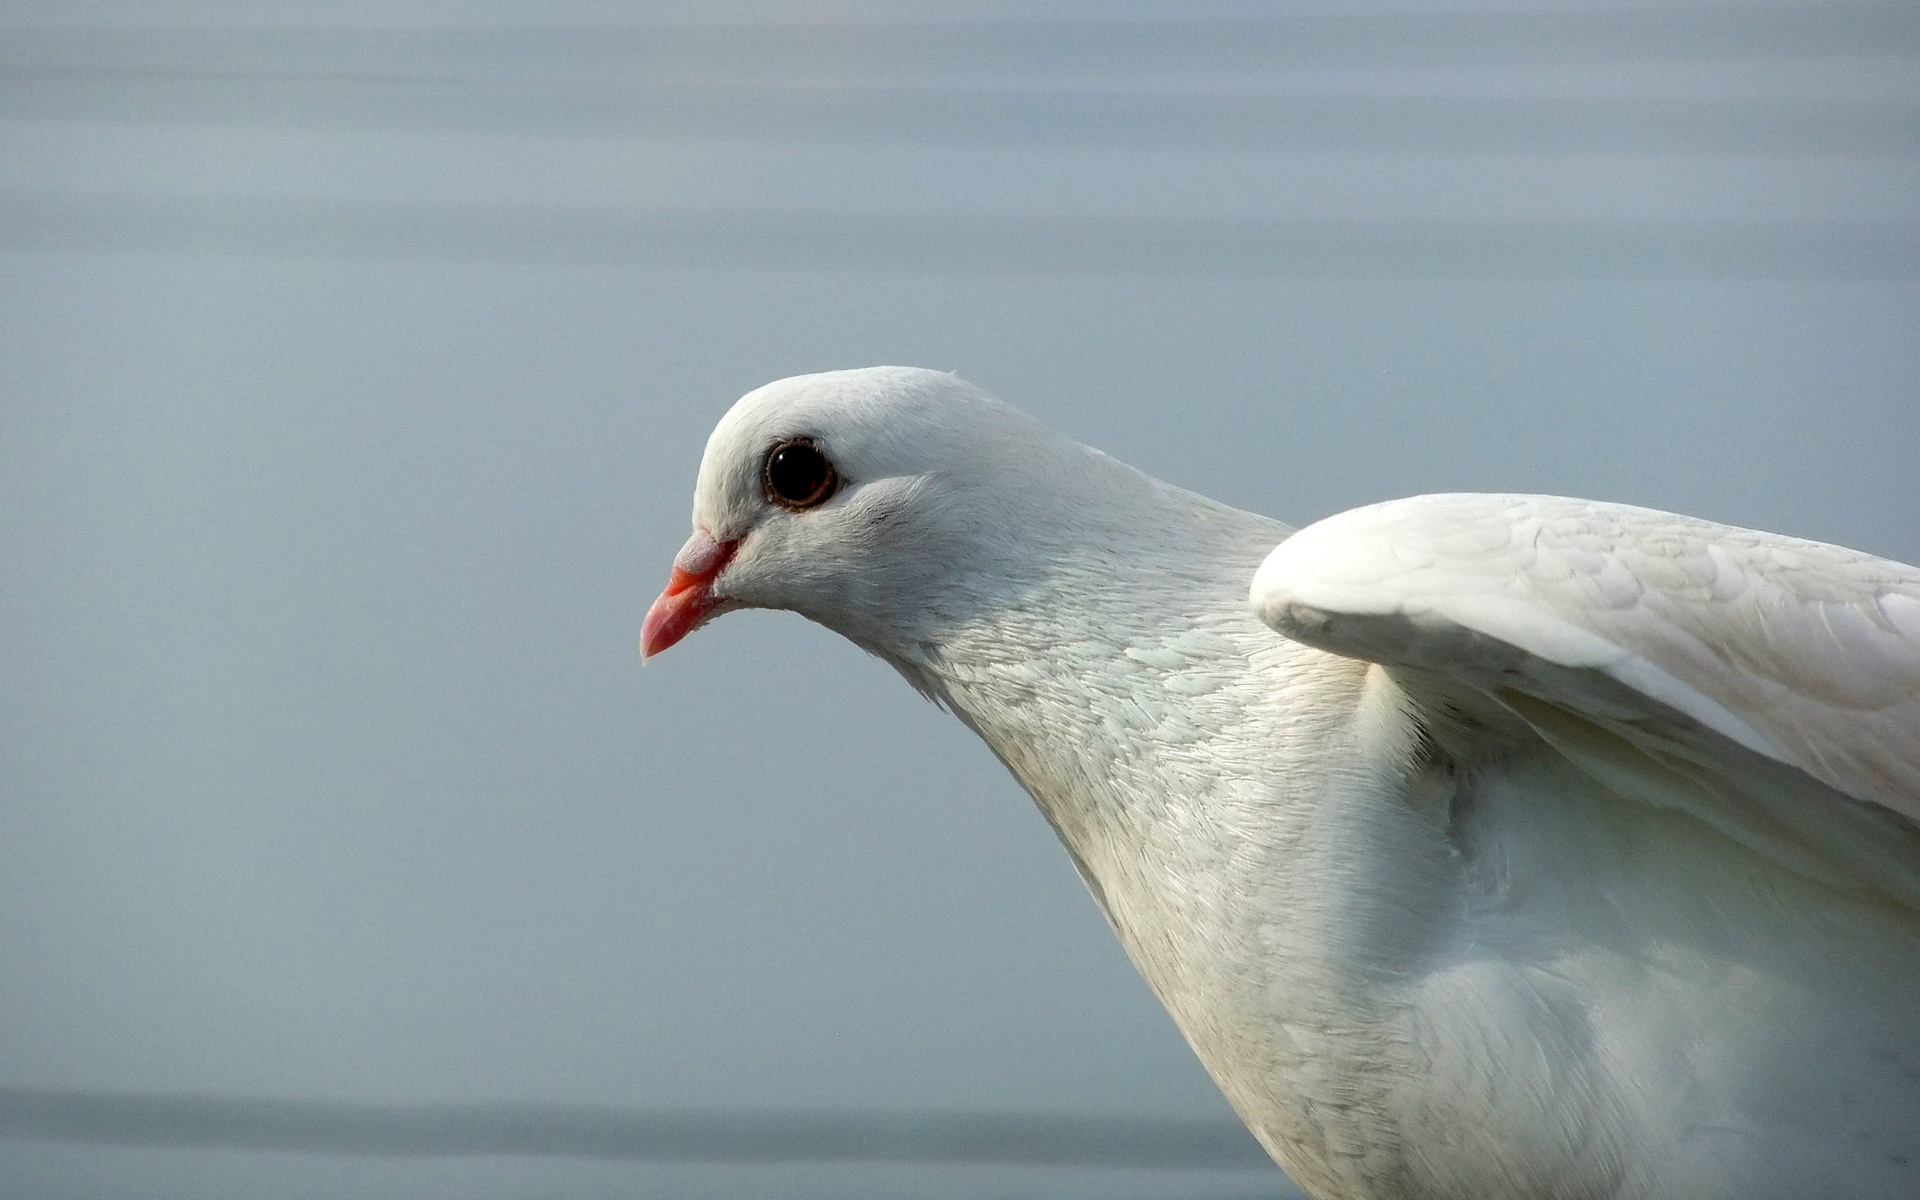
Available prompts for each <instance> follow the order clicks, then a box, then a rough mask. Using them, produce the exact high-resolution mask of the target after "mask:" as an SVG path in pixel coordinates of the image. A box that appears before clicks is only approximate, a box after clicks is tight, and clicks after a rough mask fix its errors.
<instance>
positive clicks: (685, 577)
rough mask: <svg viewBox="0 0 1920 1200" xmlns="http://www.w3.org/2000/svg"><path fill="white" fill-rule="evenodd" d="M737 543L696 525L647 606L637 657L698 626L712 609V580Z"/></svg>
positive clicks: (730, 558) (662, 647) (648, 654)
mask: <svg viewBox="0 0 1920 1200" xmlns="http://www.w3.org/2000/svg"><path fill="white" fill-rule="evenodd" d="M739 548H740V543H739V542H737V541H735V542H720V541H715V540H714V537H713V535H712V534H710V533H708V532H707V531H706V530H704V529H696V530H694V531H693V536H692V537H690V538H688V539H687V544H686V545H684V546H682V547H680V553H678V554H676V555H674V556H673V574H672V575H669V576H668V577H667V590H666V591H664V592H661V593H660V598H659V599H658V600H655V601H654V602H653V607H652V608H649V609H648V610H647V619H646V620H645V621H644V622H642V623H641V626H640V657H641V658H642V659H643V660H644V659H648V658H652V657H653V656H654V655H656V654H658V653H660V652H661V651H662V650H665V649H666V648H667V647H668V646H671V645H673V644H674V643H675V642H677V641H679V640H680V639H681V638H683V637H685V636H687V635H688V634H690V633H692V632H693V631H694V630H696V629H698V628H700V623H701V622H702V621H704V620H706V619H707V614H708V613H710V612H712V611H713V606H714V603H715V601H714V597H713V581H714V580H715V579H716V578H718V577H719V575H720V572H722V571H724V570H726V568H727V564H728V563H730V562H732V561H733V552H734V551H735V550H738V549H739Z"/></svg>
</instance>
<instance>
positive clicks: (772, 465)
mask: <svg viewBox="0 0 1920 1200" xmlns="http://www.w3.org/2000/svg"><path fill="white" fill-rule="evenodd" d="M761 477H762V479H763V480H764V482H765V484H766V488H767V499H769V500H771V501H773V502H774V503H775V504H778V505H779V506H780V507H782V508H792V509H802V508H812V507H813V506H814V505H816V504H821V503H824V502H825V501H826V499H827V497H829V496H831V495H833V491H834V489H835V488H837V487H838V486H840V477H839V475H837V474H836V473H835V472H834V469H833V464H832V463H830V462H828V461H827V456H826V455H824V454H822V453H820V451H819V450H817V449H816V448H815V447H814V444H813V443H812V442H810V441H808V440H807V439H805V438H795V439H794V440H793V441H790V442H782V443H780V444H779V445H778V446H775V447H774V448H773V449H772V450H769V451H768V452H767V464H766V466H765V467H764V468H763V469H762V471H761Z"/></svg>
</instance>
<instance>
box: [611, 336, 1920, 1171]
mask: <svg viewBox="0 0 1920 1200" xmlns="http://www.w3.org/2000/svg"><path fill="white" fill-rule="evenodd" d="M745 608H767V609H785V610H790V611H792V612H795V613H798V614H800V615H801V616H803V617H806V618H808V619H811V620H813V621H816V622H818V623H819V624H821V625H824V626H826V627H827V628H829V629H831V630H834V631H836V632H838V633H840V634H842V635H844V636H845V637H846V638H847V639H848V640H850V641H852V642H853V643H854V644H855V645H857V646H859V647H861V648H862V649H864V650H866V651H868V652H870V653H871V654H874V655H876V656H878V657H879V658H881V659H883V660H884V661H886V662H887V663H889V664H891V665H892V666H893V667H894V668H895V669H897V670H898V672H899V673H900V674H901V675H902V676H903V677H905V679H906V680H907V682H908V683H910V684H911V685H912V686H913V687H914V688H915V689H916V690H918V691H919V692H920V693H922V694H923V695H924V696H926V697H927V698H929V699H931V700H932V701H934V702H935V703H936V704H938V705H940V706H941V707H942V708H944V709H946V710H948V711H950V712H951V713H952V714H953V715H954V716H955V717H957V718H958V719H959V720H960V721H962V722H963V723H965V724H966V725H967V726H968V727H969V728H970V729H972V730H973V731H974V733H976V734H977V735H978V736H979V737H980V739H981V740H983V741H984V742H985V743H986V744H987V746H988V747H989V748H990V749H991V751H992V752H993V753H994V754H995V755H996V756H997V757H998V758H999V759H1000V761H1001V762H1002V763H1003V764H1004V765H1005V766H1006V768H1007V769H1008V770H1009V771H1010V772H1011V773H1012V775H1013V777H1014V778H1015V779H1016V780H1017V781H1018V782H1019V783H1020V785H1021V786H1022V787H1023V788H1024V789H1025V790H1026V791H1027V793H1028V794H1029V795H1030V796H1031V797H1032V798H1033V800H1034V801H1035V802H1036V803H1037V805H1038V806H1039V809H1040V811H1041V812H1042V813H1043V814H1044V815H1045V817H1046V818H1047V820H1048V822H1049V823H1050V824H1051V826H1052V828H1053V830H1054V832H1055V833H1056V834H1057V835H1058V837H1059V840H1060V842H1061V844H1062V845H1063V846H1064V847H1065V849H1066V852H1067V855H1068V857H1069V858H1070V859H1071V861H1072V864H1073V866H1074V868H1075V869H1076V870H1077V871H1078V873H1079V875H1080V877H1081V879H1082V880H1083V881H1084V882H1085V884H1086V886H1087V889H1088V891H1089V892H1091V894H1092V896H1093V898H1094V900H1095V902H1096V903H1097V904H1098V906H1099V908H1100V910H1101V912H1102V913H1103V914H1104V915H1105V917H1106V918H1107V921H1108V923H1109V924H1110V926H1111V927H1112V929H1113V931H1114V932H1115V934H1116V935H1117V936H1118V938H1119V940H1120V942H1121V944H1122V945H1123V946H1124V947H1125V949H1126V951H1127V953H1128V955H1129V956H1130V957H1131V959H1132V961H1133V963H1134V964H1135V966H1136V967H1137V968H1138V970H1139V971H1140V973H1141V974H1142V975H1143V976H1144V977H1145V979H1146V981H1147V983H1148V984H1149V985H1150V987H1151V988H1152V990H1153V991H1154V993H1155V994H1156V995H1157V997H1158V999H1159V1000H1160V1001H1161V1003H1162V1004H1164V1006H1165V1007H1166V1009H1167V1010H1168V1012H1169V1013H1170V1014H1171V1015H1172V1017H1173V1019H1174V1021H1175V1022H1176V1024H1177V1025H1178V1026H1179V1028H1180V1030H1181V1032H1182V1033H1183V1034H1184V1036H1185V1037H1186V1039H1187V1041H1188V1043H1189V1044H1190V1045H1191V1047H1192V1049H1193V1050H1194V1052H1195V1053H1196V1054H1197V1056H1198V1058H1199V1060H1200V1062H1201V1063H1202V1064H1203V1065H1204V1066H1205V1067H1206V1069H1207V1070H1208V1072H1209V1073H1210V1074H1211V1076H1212V1077H1213V1079H1214V1081H1215V1082H1216V1083H1217V1084H1218V1086H1219V1087H1220V1089H1221V1091H1222V1092H1223V1093H1224V1095H1225V1096H1226V1099H1227V1100H1228V1102H1229V1103H1230V1104H1231V1105H1232V1106H1233V1108H1234V1110H1235V1111H1236V1113H1237V1114H1238V1115H1239V1117H1240V1118H1241V1119H1242V1120H1243V1121H1244V1122H1245V1124H1246V1125H1247V1127H1248V1128H1249V1130H1251V1132H1252V1133H1253V1135H1254V1136H1255V1137H1256V1138H1257V1139H1258V1140H1259V1141H1260V1143H1261V1144H1262V1145H1263V1146H1264V1147H1265V1149H1266V1150H1267V1152H1268V1153H1269V1154H1270V1155H1271V1156H1272V1158H1273V1159H1274V1161H1275V1162H1276V1163H1278V1164H1279V1166H1280V1167H1281V1168H1283V1169H1284V1170H1285V1171H1286V1172H1287V1173H1288V1174H1289V1175H1290V1176H1291V1177H1292V1179H1293V1181H1294V1182H1295V1183H1296V1184H1297V1185H1298V1186H1299V1187H1300V1188H1301V1189H1303V1190H1304V1191H1305V1192H1306V1193H1307V1194H1309V1195H1311V1196H1313V1197H1316V1198H1317V1200H1336V1198H1338V1200H1349V1198H1351V1200H1361V1198H1365V1200H1384V1198H1387V1197H1393V1198H1410V1197H1420V1198H1427V1197H1460V1198H1466V1197H1471V1198H1473V1200H1499V1198H1507V1197H1512V1198H1520V1197H1525V1198H1529V1200H1538V1198H1541V1197H1554V1198H1568V1200H1589V1198H1593V1200H1598V1198H1602V1197H1605V1198H1624V1197H1646V1198H1653V1197H1672V1198H1682V1197H1684V1198H1687V1200H1704V1198H1711V1197H1729V1198H1731V1197H1739V1198H1741V1200H1758V1198H1763V1197H1802V1198H1805V1197H1820V1198H1826V1200H1831V1198H1835V1197H1843V1196H1847V1197H1852V1196H1874V1197H1895V1196H1899V1197H1908V1198H1911V1197H1915V1196H1920V570H1916V569H1915V568H1913V567H1911V566H1906V565H1903V564H1900V563H1896V562H1892V561H1889V560H1885V559H1880V558H1876V557H1873V556H1871V555H1868V554H1864V553H1860V552H1856V551H1853V550H1847V549H1843V548H1840V547H1837V546H1832V545H1827V544H1824V543H1819V542H1813V541H1806V540H1801V539H1797V538H1792V537H1787V536H1783V535H1777V534H1770V533H1762V532H1756V531H1751V530H1745V529H1738V528H1734V527H1730V526H1726V525H1720V524H1715V523H1712V522H1708V521H1704V520H1697V519H1692V518H1688V517H1682V516H1676V515H1673V514H1669V513H1663V512H1657V511H1653V510H1650V509H1644V508H1636V507H1631V506H1627V505H1622V504H1612V503H1601V502H1594V501H1583V500H1574V499H1566V498H1560V497H1550V496H1531V495H1493V494H1451V495H1428V496H1416V497H1412V498H1406V499H1396V500H1389V501H1385V502H1382V503H1378V504H1373V505H1369V506H1367V507H1363V508H1358V509H1354V510H1351V511H1347V512H1343V513H1339V514H1336V515H1334V516H1332V517H1328V518H1326V519H1324V520H1321V521H1319V522H1317V523H1315V524H1312V525H1310V526H1308V527H1307V528H1305V529H1302V530H1300V531H1298V532H1295V531H1294V530H1292V529H1290V528H1289V527H1287V526H1285V525H1283V524H1281V523H1279V522H1277V521H1274V520H1271V519H1269V518H1266V517H1263V516H1258V515H1255V514H1252V513H1248V512H1243V511H1240V510H1237V509H1235V508H1232V507H1229V506H1228V505H1225V504H1222V503H1218V502H1216V501H1214V500H1211V499H1208V498H1206V497H1204V496H1201V495H1198V494H1195V493H1193V492H1190V491H1186V490H1183V489H1181V488H1178V487H1175V486H1173V485H1171V484H1167V483H1164V482H1161V481H1160V480H1158V479H1155V478H1153V477H1151V476H1149V475H1147V474H1145V473H1143V472H1141V471H1139V470H1136V469H1135V468H1133V467H1130V466H1128V465H1126V464H1124V463H1122V462H1120V461H1118V460H1116V459H1114V458H1112V457H1109V456H1108V455H1106V454H1104V453H1102V452H1100V451H1098V450H1094V449H1091V448H1089V447H1086V446H1083V445H1081V444H1079V443H1077V442H1075V441H1073V440H1071V439H1069V438H1067V437H1065V436H1063V435H1061V434H1058V433H1055V432H1053V431H1052V430H1050V429H1048V428H1047V427H1045V426H1044V425H1042V424H1041V423H1040V422H1038V421H1036V420H1034V419H1033V418H1031V417H1028V416H1026V415H1025V414H1023V413H1022V412H1020V411H1019V410H1017V409H1015V408H1013V407H1012V406H1010V405H1007V404H1005V403H1003V402H1001V401H999V400H997V399H995V398H993V397H991V396H989V395H987V394H986V393H985V392H983V391H982V390H980V389H978V388H976V387H974V386H972V385H971V384H969V383H967V382H965V381H964V380H962V379H960V378H958V377H957V376H955V375H952V374H949V373H945V372H940V371H932V370H924V369H919V368H910V367H870V368H863V369H857V370H849V371H831V372H825V373H820V374H811V375H802V376H795V377H792V378H789V379H783V380H779V381H776V382H774V383H770V384H767V385H766V386H764V387H761V388H759V389H757V390H755V391H752V392H750V393H748V394H747V395H745V396H744V397H742V398H741V399H740V400H739V401H738V402H737V403H735V404H734V405H733V406H732V408H731V409H730V410H729V411H727V412H726V414H725V415H724V417H722V419H721V420H720V421H719V423H718V425H717V426H716V427H715V429H714V430H713V433H712V435H711V437H710V439H709V440H708V442H707V444H706V449H705V453H704V455H703V456H702V458H701V461H700V466H699V474H698V480H697V483H696V486H695V490H694V502H693V532H692V535H691V537H690V538H689V539H688V541H687V542H686V544H685V546H684V547H683V548H682V549H681V550H680V552H679V554H678V555H677V556H676V558H675V559H674V561H673V565H672V570H671V573H670V576H669V580H668V583H667V585H666V588H665V590H664V591H663V592H662V593H661V595H660V596H659V598H658V599H657V600H656V601H655V602H654V603H653V605H652V606H651V608H650V609H649V610H648V612H647V615H646V617H645V619H644V622H643V625H642V636H641V651H642V654H643V656H645V657H651V656H653V655H655V654H658V653H660V652H661V651H663V650H665V649H666V648H668V647H669V646H672V645H673V644H675V643H676V642H678V641H680V640H681V639H682V638H684V637H685V636H687V635H688V634H689V633H691V632H692V631H694V630H695V629H696V628H698V627H700V626H702V625H704V624H705V623H707V622H709V621H711V620H713V619H715V618H716V617H719V616H721V615H723V614H725V613H727V612H729V611H732V610H734V609H745Z"/></svg>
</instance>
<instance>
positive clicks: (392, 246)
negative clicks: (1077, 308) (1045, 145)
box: [0, 191, 1920, 280]
mask: <svg viewBox="0 0 1920 1200" xmlns="http://www.w3.org/2000/svg"><path fill="white" fill-rule="evenodd" d="M0 248H6V249H12V250H27V251H81V252H90V253H101V252H104V253H145V254H188V255H227V256H244V257H280V258H288V257H291V258H321V259H373V260H381V261H410V262H443V261H445V262H476V261H477V262H533V263H558V264H569V265H585V266H647V267H655V268H667V269H695V270H739V269H752V270H772V271H876V272H905V273H935V274H940V273H945V274H992V275H1027V276H1148V277H1154V276H1187V277H1219V278H1231V277H1302V276H1306V277H1313V276H1350V277H1378V278H1565V277H1581V278H1629V279H1635V278H1782V279H1900V280H1904V279H1913V278H1916V277H1920V221H1917V220H1880V221H1851V220H1766V221H1727V220H1633V221H1609V220H1575V221H1566V220H1555V221H1528V220H1477V221H1465V220H1385V219H1366V218H1260V217H1251V218H1231V217H1120V216H1084V217H1082V216H1041V215H979V214H971V215H970V214H946V215H943V214H901V213H884V212H881V213H872V212H869V213H859V212H855V213H845V212H840V213H835V212H792V211H787V212H781V211H748V210H742V211H725V210H719V211H716V210H714V209H712V208H664V207H643V208H610V207H602V208H584V207H563V206H554V205H507V204H483V203H460V202H402V201H336V200H261V199H236V198H204V197H202V198H191V197H179V196H153V195H145V196H140V195H130V194H113V195H109V194H82V193H70V192H46V191H0Z"/></svg>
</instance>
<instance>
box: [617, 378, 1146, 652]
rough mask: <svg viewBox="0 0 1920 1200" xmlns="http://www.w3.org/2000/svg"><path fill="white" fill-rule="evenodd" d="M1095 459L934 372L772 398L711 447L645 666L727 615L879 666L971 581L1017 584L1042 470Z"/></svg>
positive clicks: (815, 385)
mask: <svg viewBox="0 0 1920 1200" xmlns="http://www.w3.org/2000/svg"><path fill="white" fill-rule="evenodd" d="M1091 457H1099V456H1091ZM1089 458H1090V452H1088V451H1086V450H1084V448H1082V447H1079V446H1077V445H1075V444H1073V443H1071V442H1068V441H1066V440H1065V439H1064V438H1060V437H1059V436H1058V435H1056V434H1053V433H1051V432H1049V431H1048V430H1046V429H1045V428H1044V427H1043V426H1041V425H1039V424H1038V423H1037V422H1035V421H1033V420H1031V419H1030V418H1028V417H1026V416H1024V415H1022V414H1021V413H1019V412H1018V411H1016V410H1014V409H1012V408H1010V407H1008V406H1007V405H1004V404H1002V403H1000V402H999V401H997V400H994V399H992V398H991V397H989V396H987V395H986V394H985V393H983V392H981V391H980V390H979V389H977V388H975V387H973V386H972V385H970V384H968V383H965V382H963V381H962V380H960V379H959V378H957V377H955V376H953V375H949V374H945V373H943V372H938V371H928V370H920V369H917V368H910V367H869V368H865V369H862V370H854V371H832V372H828V373H825V374H819V375H801V376H796V377H794V378H791V379H782V380H779V381H777V382H774V383H770V384H767V385H766V386H765V387H762V388H759V389H757V390H755V391H752V392H749V393H748V394H747V395H746V396H744V397H742V398H741V399H740V401H739V402H738V403H736V404H735V405H734V406H733V408H732V409H731V410H730V411H729V412H728V413H727V415H726V416H725V417H723V418H722V419H721V421H720V424H719V425H718V426H717V427H716V428H715V429H714V431H713V435H712V437H710V438H709V439H708V441H707V449H706V454H705V455H704V456H703V457H702V459H701V461H700V478H699V482H698V484H697V485H696V486H695V489H694V500H693V536H692V537H690V538H689V539H687V544H686V545H685V546H683V547H682V548H681V550H680V553H679V555H678V556H677V557H676V558H675V559H674V563H673V573H672V576H671V577H670V579H669V581H668V583H667V587H666V590H665V591H663V592H662V593H661V594H660V598H659V599H658V600H655V601H654V603H653V607H652V609H651V610H649V611H648V613H647V617H646V622H645V624H644V626H643V627H642V632H641V637H640V650H641V653H642V654H643V655H646V656H649V657H650V656H652V655H654V654H658V653H659V652H660V651H662V650H665V649H666V648H667V647H669V646H671V645H673V644H674V643H675V642H678V641H679V640H680V639H681V638H683V637H685V636H686V635H687V634H689V633H691V632H692V631H693V630H695V629H697V628H699V627H700V626H701V625H702V624H705V623H706V622H707V621H709V620H711V619H712V618H714V617H716V616H718V615H720V614H721V613H724V612H728V611H730V610H732V609H736V608H781V609H789V610H791V611H794V612H797V613H800V614H801V615H802V616H805V617H809V618H811V619H813V620H815V621H818V622H820V623H821V624H823V625H826V626H827V627H829V628H831V629H835V630H837V631H838V632H840V633H842V634H845V635H846V636H848V637H850V638H852V639H853V640H854V641H856V642H859V643H860V644H862V645H864V646H867V647H868V648H869V649H875V650H880V651H884V650H885V649H886V648H887V647H888V646H889V645H891V644H896V643H898V642H899V641H900V640H901V639H903V638H911V637H913V636H914V635H915V633H916V629H915V626H916V625H924V624H925V623H927V622H931V621H935V620H937V619H939V618H940V616H941V614H942V612H943V611H946V612H951V611H952V609H953V607H954V605H955V604H956V602H957V601H958V599H959V598H961V597H964V596H965V595H967V594H968V589H969V587H970V586H974V585H977V583H978V581H980V580H992V581H994V584H995V586H1001V587H1005V586H1009V585H1010V584H1011V583H1012V581H1014V580H1015V579H1017V577H1018V575H1019V573H1020V571H1019V561H1018V560H1019V559H1020V557H1021V556H1022V555H1023V554H1024V555H1027V556H1029V557H1031V554H1032V550H1031V538H1030V537H1023V536H1022V535H1023V533H1028V532H1030V527H1031V525H1032V520H1031V514H1030V513H1027V512H1023V511H1021V510H1022V509H1023V508H1027V509H1030V508H1031V507H1032V500H1033V499H1034V494H1035V491H1036V486H1035V485H1036V483H1038V482H1040V481H1042V480H1044V481H1045V483H1046V485H1047V486H1053V485H1055V484H1057V483H1058V482H1059V480H1058V475H1059V471H1058V470H1057V469H1049V468H1048V466H1047V464H1049V463H1060V462H1064V463H1066V464H1067V466H1066V468H1065V469H1066V470H1067V472H1068V474H1072V473H1074V472H1075V471H1076V470H1081V471H1083V470H1085V469H1086V465H1085V464H1084V463H1083V462H1082V460H1088V459H1089ZM1107 461H1110V460H1107ZM1075 464H1080V465H1075ZM1022 526H1025V527H1028V528H1027V529H1023V528H1021V527H1022Z"/></svg>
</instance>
